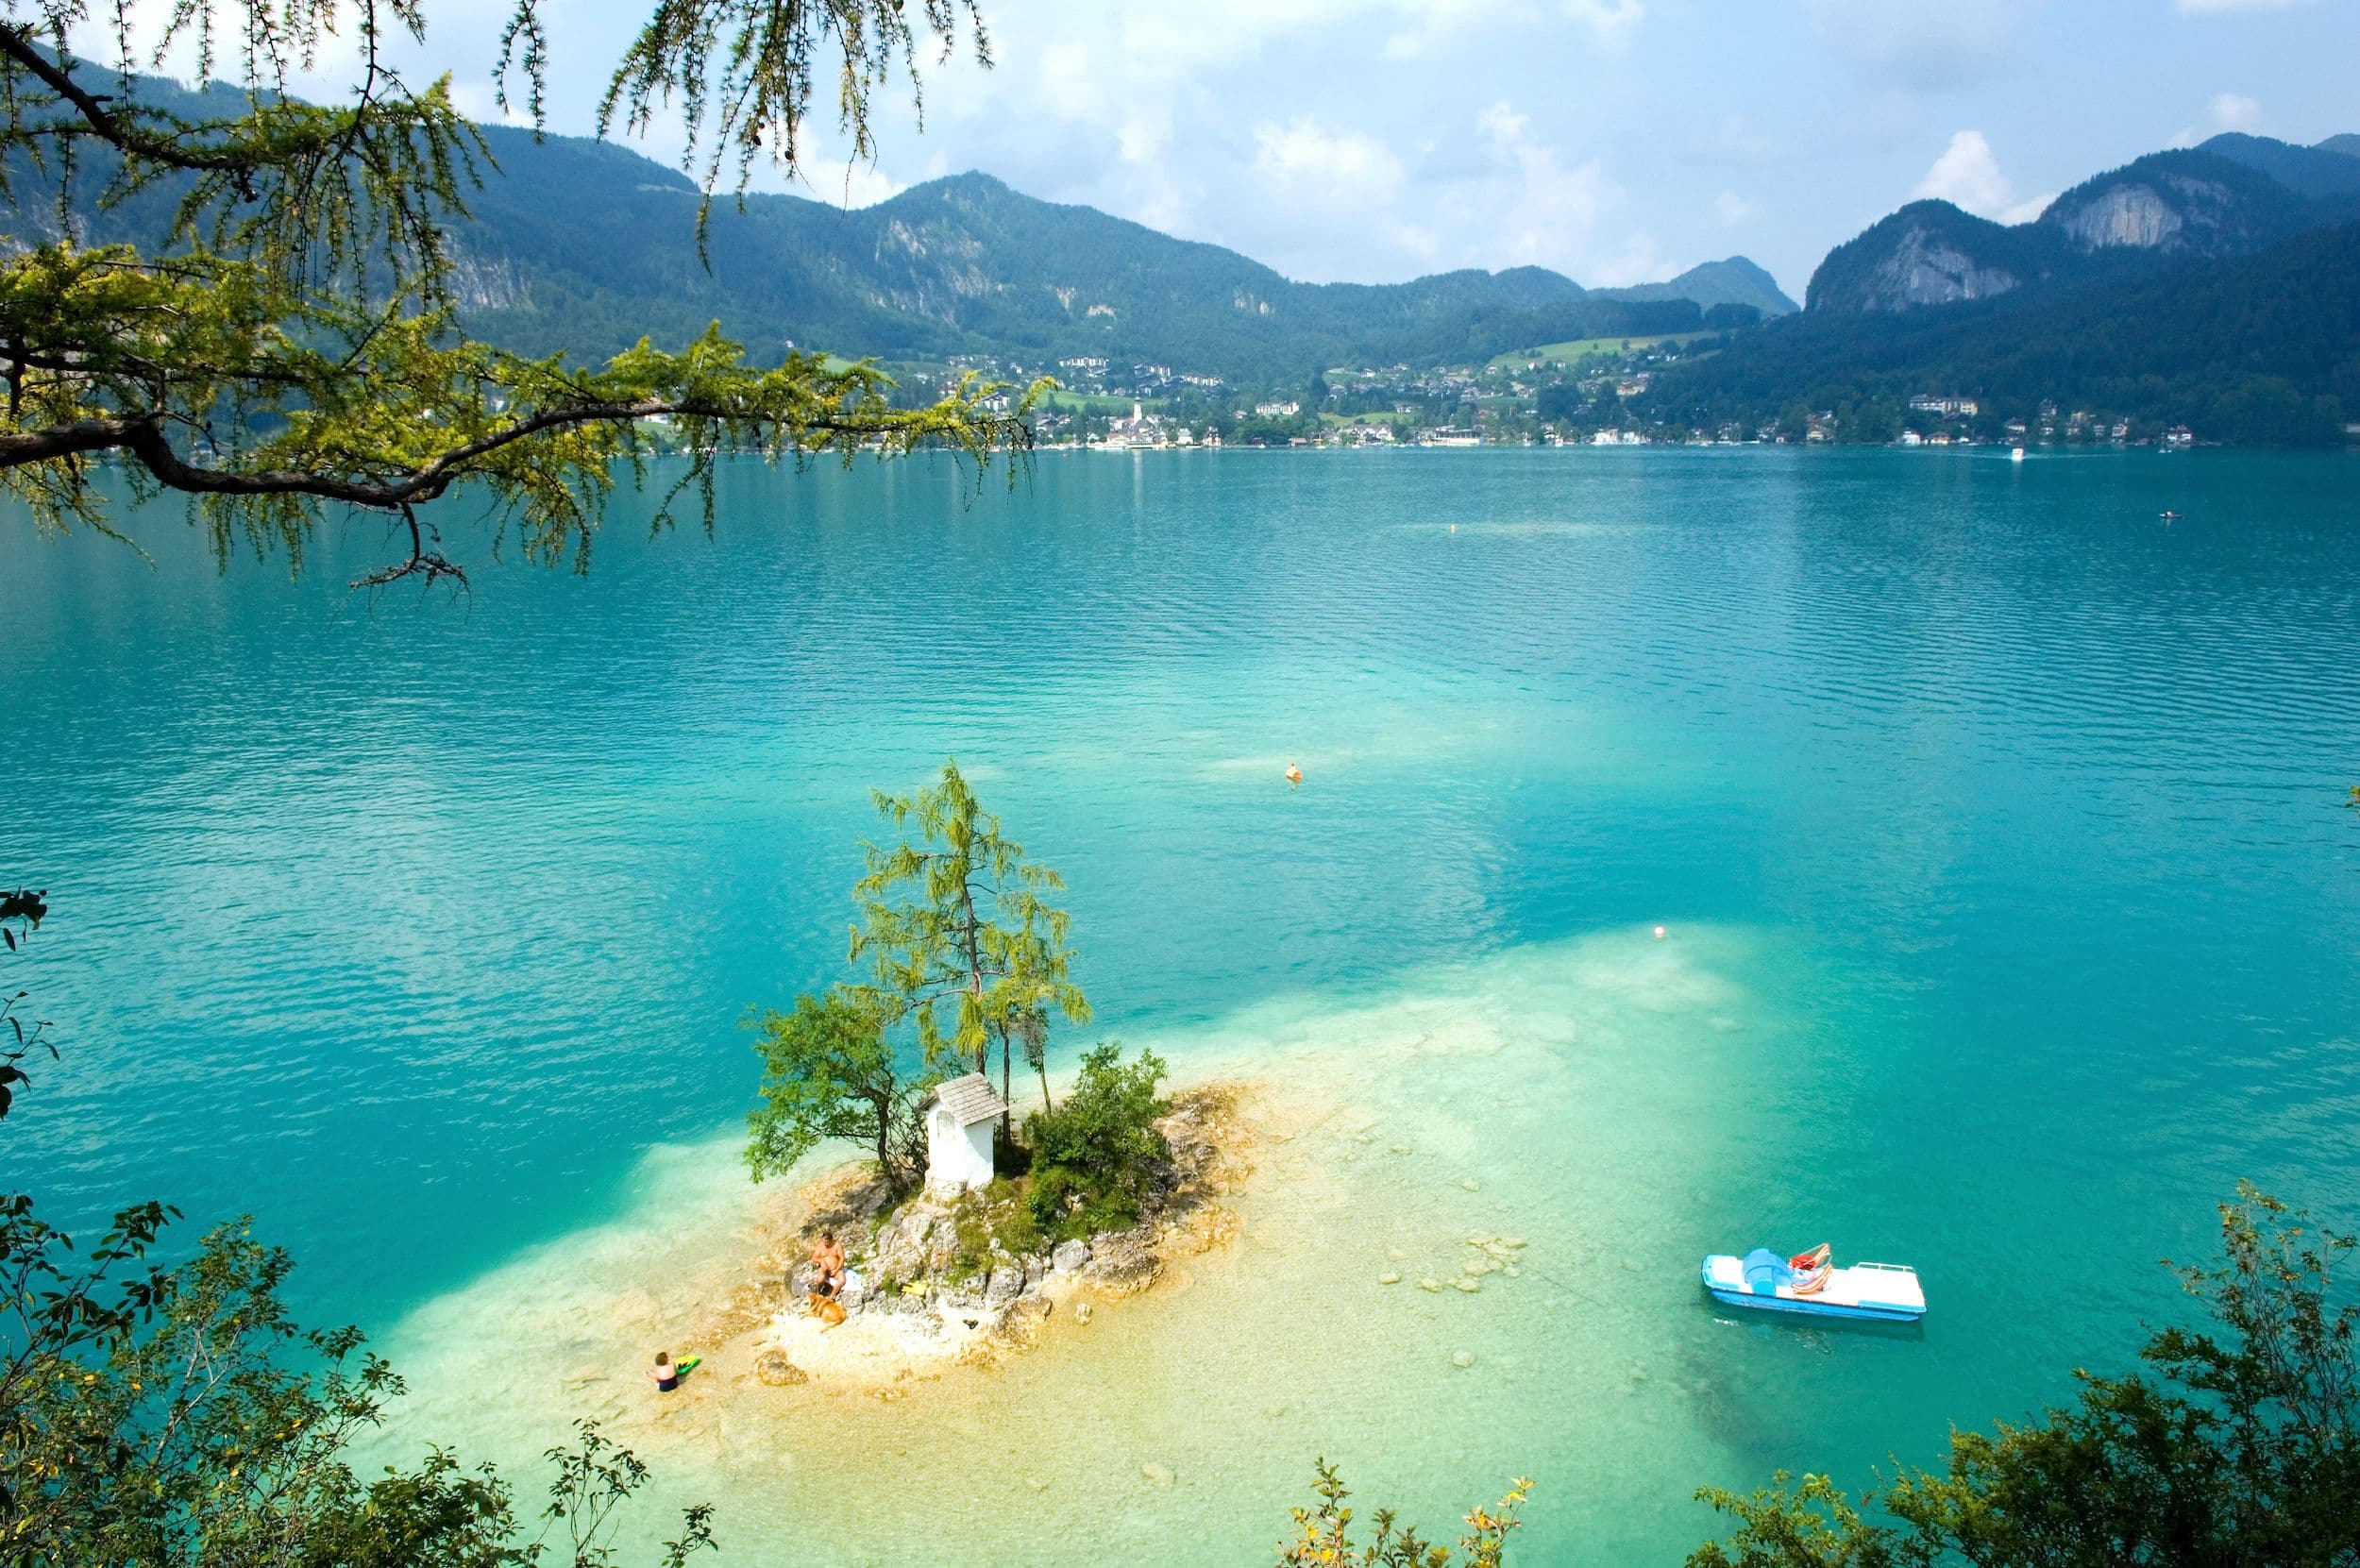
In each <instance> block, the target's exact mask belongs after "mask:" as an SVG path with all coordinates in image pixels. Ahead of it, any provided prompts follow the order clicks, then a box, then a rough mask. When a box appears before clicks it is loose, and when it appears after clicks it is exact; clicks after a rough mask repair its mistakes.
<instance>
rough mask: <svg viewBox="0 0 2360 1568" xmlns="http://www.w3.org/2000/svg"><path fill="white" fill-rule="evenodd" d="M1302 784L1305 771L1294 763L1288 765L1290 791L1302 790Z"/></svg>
mask: <svg viewBox="0 0 2360 1568" xmlns="http://www.w3.org/2000/svg"><path fill="white" fill-rule="evenodd" d="M1302 784H1303V769H1302V768H1300V767H1296V766H1295V765H1294V764H1293V763H1289V764H1288V765H1287V787H1288V788H1289V789H1296V788H1300V787H1301V786H1302Z"/></svg>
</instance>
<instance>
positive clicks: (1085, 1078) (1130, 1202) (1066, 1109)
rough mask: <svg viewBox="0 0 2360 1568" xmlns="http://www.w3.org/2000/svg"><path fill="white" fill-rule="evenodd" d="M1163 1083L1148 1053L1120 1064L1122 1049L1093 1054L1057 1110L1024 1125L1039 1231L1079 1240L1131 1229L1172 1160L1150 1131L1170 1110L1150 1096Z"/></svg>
mask: <svg viewBox="0 0 2360 1568" xmlns="http://www.w3.org/2000/svg"><path fill="white" fill-rule="evenodd" d="M1163 1077H1164V1063H1163V1059H1162V1058H1161V1057H1159V1056H1157V1055H1156V1054H1155V1053H1154V1052H1152V1051H1141V1052H1140V1053H1139V1054H1138V1060H1136V1061H1134V1062H1131V1063H1128V1064H1125V1063H1124V1062H1123V1060H1122V1047H1121V1046H1120V1045H1102V1046H1098V1047H1096V1048H1095V1049H1093V1050H1091V1051H1089V1052H1087V1053H1085V1054H1084V1055H1083V1057H1082V1071H1081V1073H1080V1075H1079V1076H1078V1077H1077V1078H1076V1079H1075V1080H1074V1085H1073V1089H1072V1092H1071V1093H1070V1094H1068V1095H1067V1096H1066V1100H1065V1104H1062V1105H1059V1106H1057V1107H1055V1108H1054V1109H1053V1110H1046V1111H1036V1112H1034V1113H1033V1114H1032V1115H1031V1116H1028V1117H1026V1118H1025V1119H1024V1141H1025V1144H1026V1146H1027V1147H1028V1148H1029V1149H1030V1150H1031V1151H1032V1157H1033V1169H1032V1187H1031V1190H1030V1193H1029V1194H1028V1201H1029V1202H1030V1204H1031V1206H1032V1212H1033V1217H1034V1219H1035V1221H1036V1222H1037V1223H1038V1224H1039V1225H1040V1227H1041V1229H1043V1230H1044V1231H1047V1232H1049V1233H1051V1234H1054V1235H1056V1236H1060V1237H1064V1236H1085V1237H1086V1236H1089V1235H1092V1234H1094V1233H1096V1232H1098V1231H1103V1230H1121V1229H1122V1228H1124V1227H1126V1226H1129V1225H1133V1224H1136V1223H1138V1218H1139V1212H1140V1208H1141V1206H1142V1205H1143V1204H1144V1203H1145V1202H1146V1199H1147V1197H1148V1195H1149V1192H1150V1190H1151V1189H1152V1188H1153V1186H1154V1183H1155V1179H1156V1177H1157V1175H1158V1174H1159V1172H1161V1171H1162V1170H1163V1169H1164V1167H1165V1165H1166V1163H1167V1162H1168V1161H1169V1160H1170V1158H1171V1156H1172V1147H1171V1145H1170V1144H1169V1143H1168V1142H1166V1141H1165V1138H1164V1135H1163V1134H1162V1133H1161V1132H1160V1131H1159V1130H1157V1128H1156V1126H1155V1120H1156V1118H1158V1117H1160V1116H1162V1115H1163V1114H1164V1112H1165V1111H1166V1110H1168V1109H1169V1108H1170V1106H1169V1105H1168V1104H1167V1103H1166V1102H1165V1101H1164V1100H1163V1099H1161V1098H1160V1097H1159V1096H1158V1095H1157V1094H1156V1092H1155V1090H1156V1087H1157V1086H1158V1085H1159V1084H1161V1083H1162V1082H1163Z"/></svg>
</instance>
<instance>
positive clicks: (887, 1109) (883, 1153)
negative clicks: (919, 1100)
mask: <svg viewBox="0 0 2360 1568" xmlns="http://www.w3.org/2000/svg"><path fill="white" fill-rule="evenodd" d="M870 1104H874V1105H875V1106H876V1107H877V1170H878V1172H880V1173H881V1174H882V1175H883V1176H884V1177H885V1186H886V1187H888V1188H890V1189H893V1190H894V1191H896V1192H899V1191H901V1190H902V1175H901V1172H898V1171H896V1170H894V1168H893V1097H892V1096H891V1095H889V1094H881V1095H878V1096H877V1097H876V1098H875V1099H874V1100H872V1101H871V1102H870Z"/></svg>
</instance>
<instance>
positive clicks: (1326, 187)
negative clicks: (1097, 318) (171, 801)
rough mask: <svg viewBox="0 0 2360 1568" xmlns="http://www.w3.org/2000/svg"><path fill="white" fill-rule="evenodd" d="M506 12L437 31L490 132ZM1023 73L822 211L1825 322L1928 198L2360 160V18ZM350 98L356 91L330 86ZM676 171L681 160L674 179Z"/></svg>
mask: <svg viewBox="0 0 2360 1568" xmlns="http://www.w3.org/2000/svg"><path fill="white" fill-rule="evenodd" d="M548 3H549V14H550V16H551V18H552V20H553V24H554V25H553V50H552V54H553V61H552V65H553V70H554V72H555V75H556V76H557V81H556V84H555V86H556V91H555V92H554V93H553V94H552V103H551V128H553V129H557V130H563V131H586V130H588V129H589V128H590V126H591V116H592V106H593V104H594V103H595V101H596V98H597V94H598V88H599V86H600V85H601V84H602V83H603V81H604V78H605V75H606V72H607V70H608V69H609V68H610V67H611V65H612V63H613V61H614V59H615V56H616V54H617V52H618V51H619V49H620V48H621V46H622V44H623V42H624V41H625V40H626V39H627V37H628V36H629V32H630V29H631V27H632V25H633V24H634V23H635V21H636V20H637V19H638V17H639V16H641V15H643V14H644V13H645V11H646V9H647V8H648V4H649V0H548ZM504 10H505V5H504V4H502V3H501V0H485V3H482V4H479V5H472V6H463V5H458V4H454V3H452V0H427V11H428V15H429V17H430V26H431V28H432V32H431V34H430V41H431V43H432V45H433V47H432V48H431V50H430V59H432V60H433V61H434V62H435V64H437V65H438V66H447V67H448V68H450V69H452V70H453V71H454V72H455V73H456V74H457V76H458V78H459V82H460V86H461V90H462V93H463V95H464V100H465V101H466V102H468V103H469V104H470V105H472V106H474V107H476V108H478V109H479V110H480V111H481V112H483V113H484V114H486V115H487V116H488V115H489V114H490V113H491V112H492V110H491V95H490V93H489V90H488V86H487V85H486V81H485V76H484V72H483V71H482V69H481V68H480V63H481V62H483V61H485V60H487V59H489V56H490V53H491V41H492V39H493V37H494V36H495V34H496V32H497V25H498V22H499V19H500V16H501V14H502V13H503V12H504ZM986 16H987V17H988V19H989V23H988V25H989V26H990V30H991V32H992V35H993V42H994V45H995V49H996V52H997V55H998V59H999V63H998V65H997V66H996V68H995V69H993V70H991V71H988V72H984V71H978V70H976V69H974V68H972V67H971V66H969V65H966V64H964V63H961V64H955V65H952V66H948V67H944V66H936V67H934V68H932V69H930V70H929V72H928V73H927V76H926V83H925V87H926V118H925V126H924V129H923V132H922V133H920V132H919V129H918V128H917V126H915V124H914V116H913V115H912V113H911V112H910V108H909V103H908V99H907V96H906V93H893V94H889V95H888V96H887V97H886V98H885V100H883V101H882V102H881V112H880V113H879V115H878V122H879V126H880V129H881V130H882V131H883V133H884V134H883V139H882V141H883V144H882V149H881V156H880V158H879V159H878V160H877V162H876V163H875V164H874V165H873V166H863V167H856V168H847V167H846V165H845V164H844V163H843V161H842V154H841V139H840V138H835V139H831V138H829V137H826V136H822V137H821V138H819V141H818V145H819V148H820V155H819V156H818V158H815V159H814V160H811V162H810V165H809V167H808V168H807V170H806V171H805V173H804V175H803V177H802V178H801V180H800V181H789V180H788V179H786V178H785V177H784V176H782V175H779V174H777V173H776V172H767V173H766V175H765V177H763V178H762V179H761V180H760V181H759V182H758V183H760V184H762V185H765V186H768V187H771V188H796V189H801V190H802V191H803V192H804V193H805V194H812V195H815V196H818V197H821V198H823V199H827V200H831V201H835V202H839V203H843V202H848V201H849V202H850V203H851V204H853V205H864V204H866V203H868V202H869V201H873V200H876V199H879V198H880V197H882V196H885V195H888V194H892V193H893V192H894V191H896V190H898V189H901V188H902V187H905V186H907V185H910V184H913V183H916V182H917V181H919V180H922V179H926V178H929V177H934V176H936V175H940V174H946V173H954V172H957V171H960V170H965V169H970V168H974V169H983V170H985V171H986V172H988V173H991V174H994V175H997V176H999V177H1002V178H1003V179H1005V180H1006V181H1008V183H1010V184H1011V185H1014V186H1015V187H1017V188H1018V189H1020V190H1022V191H1025V192H1027V193H1030V194H1034V195H1037V196H1042V197H1047V198H1049V199H1052V200H1057V201H1070V202H1083V203H1087V204H1089V205H1091V206H1094V207H1099V208H1103V209H1104V210H1106V211H1112V212H1116V213H1119V214H1121V215H1122V216H1125V217H1130V218H1136V219H1138V221H1140V222H1142V223H1146V224H1150V225H1153V226H1154V227H1155V228H1161V229H1165V230H1168V231H1170V232H1172V233H1174V234H1179V235H1183V236H1186V237H1188V238H1190V239H1200V240H1208V241H1213V242H1216V243H1218V244H1225V245H1230V246H1233V247H1235V248H1237V249H1239V250H1241V251H1244V252H1246V253H1247V254H1248V255H1251V256H1253V257H1256V259H1258V260H1260V261H1266V262H1268V263H1270V264H1271V265H1273V266H1275V267H1277V268H1279V269H1280V270H1281V271H1283V272H1286V273H1288V274H1290V276H1293V277H1297V278H1310V279H1318V280H1327V279H1338V278H1344V279H1354V280H1361V281H1389V280H1393V279H1398V278H1408V277H1412V276H1415V275H1417V274H1420V273H1426V272H1434V271H1440V270H1443V269H1446V268H1451V267H1460V266H1481V267H1488V268H1498V267H1504V266H1512V265H1517V264H1521V263H1526V262H1534V263H1539V264H1541V265H1544V266H1550V267H1554V268H1557V269H1558V270H1559V271H1562V272H1565V273H1567V274H1569V275H1570V276H1572V277H1574V278H1577V279H1579V280H1580V281H1582V282H1585V283H1592V284H1611V283H1627V282H1637V281H1642V280H1645V279H1650V278H1662V277H1667V276H1670V275H1671V274H1673V273H1675V272H1677V271H1678V270H1679V269H1681V268H1682V267H1685V266H1688V265H1690V264H1692V263H1694V262H1696V261H1704V260H1708V259H1711V258H1713V257H1719V256H1726V255H1729V254H1732V253H1738V252H1742V253H1744V254H1746V255H1749V256H1751V257H1753V258H1754V259H1755V260H1756V261H1761V262H1762V264H1763V265H1765V266H1767V267H1768V268H1770V270H1771V271H1772V272H1773V273H1775V274H1776V275H1777V276H1778V279H1779V281H1780V282H1781V283H1783V284H1784V285H1785V287H1786V289H1787V291H1788V292H1789V293H1790V294H1793V295H1796V296H1797V297H1798V298H1799V297H1800V295H1801V294H1802V289H1803V285H1804V283H1805V281H1806V280H1807V279H1808V278H1810V276H1811V271H1812V268H1813V267H1814V266H1815V265H1816V264H1817V263H1818V261H1819V260H1820V258H1821V257H1822V256H1824V255H1825V254H1826V252H1827V251H1828V249H1829V246H1831V245H1833V244H1838V243H1840V242H1841V241H1843V240H1845V239H1846V238H1848V237H1850V236H1851V235H1852V234H1854V233H1856V232H1857V231H1858V230H1859V229H1861V228H1863V227H1864V226H1865V225H1867V224H1868V223H1870V222H1872V221H1874V220H1875V219H1876V218H1878V217H1880V216H1881V215H1883V214H1884V213H1886V212H1888V211H1892V210H1893V209H1894V208H1895V207H1896V206H1898V205H1899V204H1900V203H1902V202H1904V201H1907V200H1909V199H1910V198H1911V197H1913V195H1920V194H1930V195H1944V196H1947V197H1949V198H1950V199H1952V200H1955V201H1958V202H1959V203H1960V204H1961V205H1962V206H1964V207H1967V208H1969V209H1971V210H1973V211H1980V212H1983V213H1986V214H1988V215H1990V216H1994V217H2016V218H2020V217H2023V216H2028V215H2030V214H2031V213H2032V212H2035V211H2038V208H2039V205H2040V203H2041V202H2042V201H2043V200H2044V199H2045V198H2046V197H2048V196H2049V195H2052V194H2055V193H2056V192H2058V191H2060V190H2062V189H2064V188H2065V187H2066V186H2069V185H2071V184H2073V183H2075V182H2076V181H2078V180H2080V179H2082V178H2083V177H2086V176H2088V175H2091V174H2094V173H2096V172H2098V171H2099V170H2101V169H2105V168H2109V167H2113V166H2115V165H2116V164H2119V163H2122V162H2125V161H2128V160H2130V159H2132V158H2134V157H2136V156H2138V155H2139V154H2141V153H2145V152H2149V151H2152V150H2154V149H2156V148H2159V147H2163V146H2167V145H2171V144H2174V143H2187V142H2191V141H2196V140H2200V139H2201V138H2202V137H2204V136H2206V135H2209V134H2211V133H2212V132H2213V131H2215V130H2219V129H2239V130H2251V131H2255V132H2258V133H2263V134H2268V135H2275V136H2282V137H2284V138H2286V139H2288V140H2290V141H2299V142H2312V141H2317V140H2318V139H2319V138H2321V137H2323V136H2327V135H2330V134H2333V133H2335V132H2338V131H2346V130H2360V93H2355V92H2354V90H2353V88H2352V82H2353V80H2354V79H2355V78H2356V77H2360V4H2354V3H2352V0H1948V3H1930V0H1349V3H1348V0H1164V3H1160V4H1146V3H1132V4H1088V5H1084V4H1078V3H1070V0H986ZM332 80H333V68H332V67H330V68H329V75H328V77H327V78H326V79H325V80H324V81H323V83H322V86H323V87H324V88H325V87H326V86H328V85H329V82H332ZM647 150H649V152H650V153H652V154H653V155H655V156H657V157H660V158H666V159H669V158H671V157H674V156H676V154H677V150H678V149H677V145H676V143H673V142H672V140H671V139H670V138H669V137H668V136H666V135H663V134H659V135H658V136H657V137H656V138H654V139H653V140H652V141H651V142H650V143H649V144H648V146H647Z"/></svg>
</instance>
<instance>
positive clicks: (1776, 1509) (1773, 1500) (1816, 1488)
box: [1688, 1470, 1899, 1568]
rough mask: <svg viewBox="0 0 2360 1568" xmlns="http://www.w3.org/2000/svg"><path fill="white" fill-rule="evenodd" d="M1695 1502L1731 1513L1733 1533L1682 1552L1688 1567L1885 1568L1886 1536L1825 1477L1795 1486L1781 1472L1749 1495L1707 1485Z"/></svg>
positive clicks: (1890, 1552) (1891, 1552)
mask: <svg viewBox="0 0 2360 1568" xmlns="http://www.w3.org/2000/svg"><path fill="white" fill-rule="evenodd" d="M1696 1500H1697V1501H1698V1502H1702V1503H1711V1505H1712V1506H1713V1508H1714V1509H1716V1510H1718V1511H1720V1512H1722V1513H1727V1514H1730V1515H1733V1516H1734V1517H1735V1518H1736V1519H1737V1522H1738V1528H1737V1532H1736V1533H1735V1534H1734V1535H1732V1536H1730V1537H1729V1539H1728V1541H1726V1542H1712V1543H1709V1544H1707V1545H1703V1546H1700V1547H1698V1548H1697V1549H1696V1550H1695V1551H1694V1552H1691V1553H1690V1554H1689V1556H1688V1568H1889V1565H1890V1564H1892V1563H1894V1562H1896V1561H1897V1560H1899V1559H1898V1558H1897V1556H1896V1551H1895V1546H1894V1542H1893V1539H1892V1537H1891V1536H1890V1535H1889V1534H1887V1533H1886V1532H1885V1531H1883V1530H1880V1529H1875V1528H1871V1527H1868V1526H1863V1524H1862V1523H1861V1516H1860V1510H1859V1509H1855V1508H1854V1507H1853V1506H1852V1505H1851V1502H1850V1501H1849V1500H1848V1499H1847V1498H1846V1496H1845V1494H1844V1491H1843V1489H1842V1488H1840V1487H1838V1486H1837V1485H1836V1484H1835V1483H1834V1482H1833V1481H1831V1480H1829V1478H1828V1477H1827V1476H1825V1475H1805V1476H1804V1477H1803V1479H1802V1483H1801V1484H1800V1485H1799V1486H1797V1485H1794V1484H1793V1483H1792V1479H1791V1477H1789V1475H1787V1473H1786V1472H1785V1471H1783V1470H1781V1471H1779V1472H1778V1475H1777V1476H1776V1477H1775V1478H1774V1479H1773V1480H1772V1482H1771V1484H1770V1485H1769V1486H1767V1487H1765V1488H1763V1489H1762V1491H1760V1492H1755V1493H1753V1494H1752V1495H1751V1496H1741V1495H1739V1494H1738V1493H1736V1492H1729V1491H1726V1490H1724V1489H1723V1488H1720V1487H1707V1488H1705V1489H1704V1490H1703V1491H1701V1492H1697V1493H1696Z"/></svg>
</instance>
